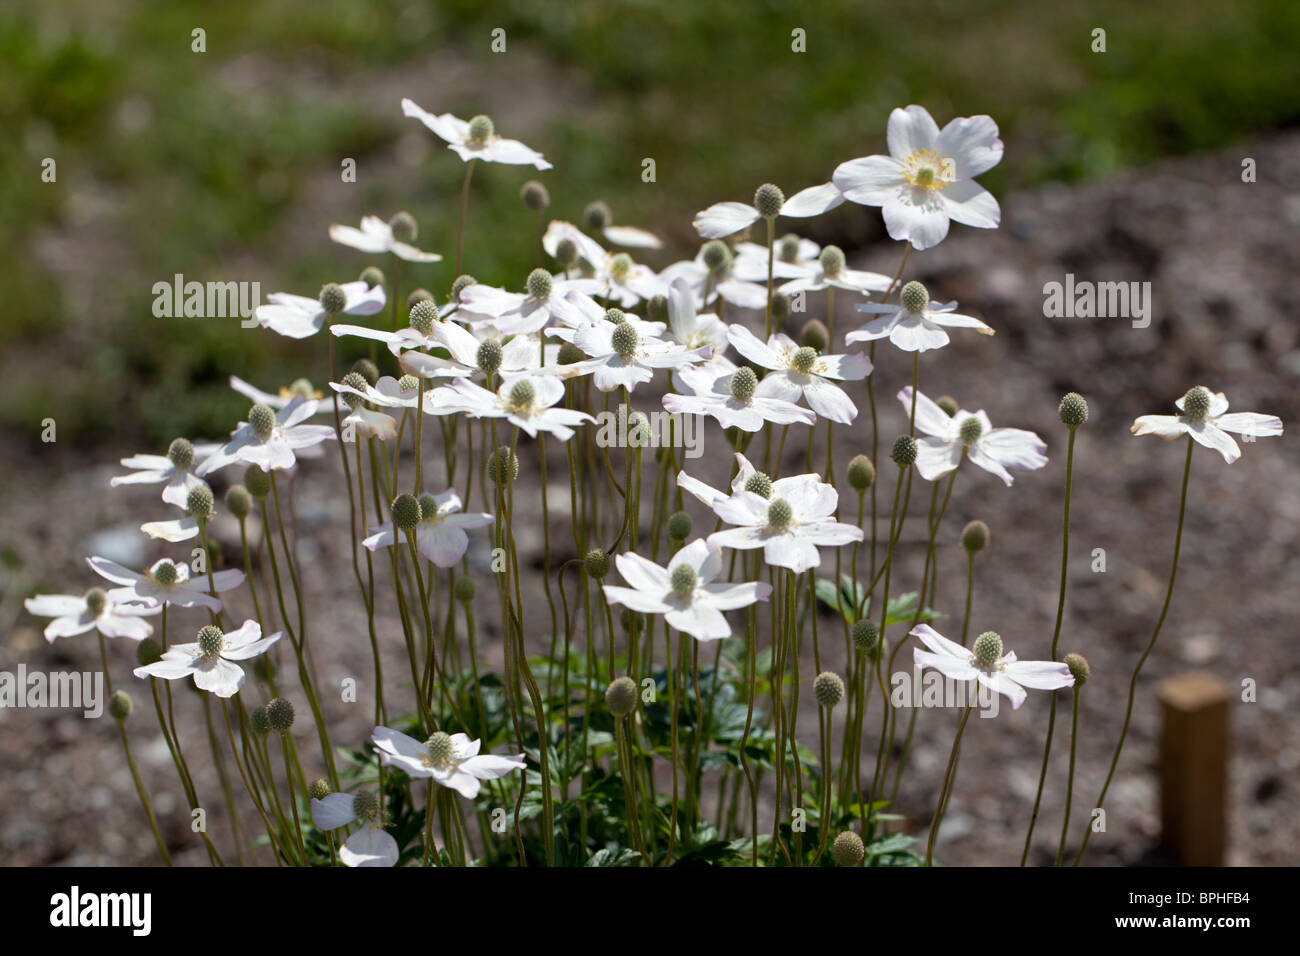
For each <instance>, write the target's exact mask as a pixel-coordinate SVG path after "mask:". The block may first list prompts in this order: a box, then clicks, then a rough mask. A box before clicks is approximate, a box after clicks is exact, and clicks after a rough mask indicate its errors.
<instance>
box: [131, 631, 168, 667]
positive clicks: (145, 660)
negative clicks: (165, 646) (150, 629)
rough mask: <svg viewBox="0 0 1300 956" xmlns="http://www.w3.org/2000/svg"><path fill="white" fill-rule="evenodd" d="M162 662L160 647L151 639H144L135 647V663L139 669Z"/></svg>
mask: <svg viewBox="0 0 1300 956" xmlns="http://www.w3.org/2000/svg"><path fill="white" fill-rule="evenodd" d="M160 660H162V645H161V644H159V643H158V642H157V641H156V640H154V639H153V638H152V637H146V638H145V639H144V640H143V641H141V642H140V643H139V644H137V645H136V646H135V662H136V664H138V665H139V666H140V667H148V666H149V665H150V664H157V663H158V662H159V661H160Z"/></svg>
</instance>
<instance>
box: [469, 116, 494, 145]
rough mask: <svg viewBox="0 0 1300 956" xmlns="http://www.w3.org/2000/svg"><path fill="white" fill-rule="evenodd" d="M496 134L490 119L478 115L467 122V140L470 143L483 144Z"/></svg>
mask: <svg viewBox="0 0 1300 956" xmlns="http://www.w3.org/2000/svg"><path fill="white" fill-rule="evenodd" d="M495 132H496V127H495V126H493V125H492V118H491V117H490V116H484V115H483V114H482V113H479V114H478V116H475V117H474V118H473V119H471V120H470V121H469V139H470V142H471V143H485V142H487V140H488V138H489V137H490V136H492V134H493V133H495Z"/></svg>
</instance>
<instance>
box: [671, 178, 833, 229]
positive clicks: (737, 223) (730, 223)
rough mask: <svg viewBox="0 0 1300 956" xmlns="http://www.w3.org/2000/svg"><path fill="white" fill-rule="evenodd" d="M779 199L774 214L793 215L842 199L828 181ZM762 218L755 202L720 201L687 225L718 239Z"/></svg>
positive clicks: (812, 211)
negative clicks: (778, 205)
mask: <svg viewBox="0 0 1300 956" xmlns="http://www.w3.org/2000/svg"><path fill="white" fill-rule="evenodd" d="M755 198H756V199H757V197H755ZM782 199H783V200H784V201H783V202H782V204H781V211H780V212H779V213H778V215H779V216H791V217H794V218H796V219H806V218H808V217H809V216H818V215H821V214H822V213H824V212H826V211H827V210H829V209H834V208H835V207H836V206H838V205H839V204H840V203H842V202H844V197H843V196H841V195H840V191H839V189H837V188H836V187H835V186H834V185H833V184H832V183H822V184H821V185H820V186H809V187H808V188H807V189H801V190H799V192H797V193H795V194H794V195H793V196H791V197H790V198H789V199H784V197H782ZM762 218H763V214H762V213H761V212H759V210H758V207H757V206H751V205H748V204H746V203H743V202H720V203H714V204H713V205H712V206H710V207H709V208H708V209H705V210H702V211H701V212H698V213H696V214H695V221H694V222H693V223H691V225H693V226H694V227H695V231H696V232H698V233H699V234H700V235H701V236H703V237H704V238H705V239H721V238H723V237H724V236H730V235H732V234H733V233H737V232H740V230H742V229H747V228H748V227H750V226H752V225H753V224H754V223H756V222H758V220H760V219H762Z"/></svg>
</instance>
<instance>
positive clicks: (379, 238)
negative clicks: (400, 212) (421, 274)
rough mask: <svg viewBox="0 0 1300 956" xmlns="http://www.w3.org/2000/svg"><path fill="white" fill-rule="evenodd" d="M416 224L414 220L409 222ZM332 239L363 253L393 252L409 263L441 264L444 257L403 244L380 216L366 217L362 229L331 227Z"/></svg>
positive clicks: (389, 224) (391, 227) (390, 226)
mask: <svg viewBox="0 0 1300 956" xmlns="http://www.w3.org/2000/svg"><path fill="white" fill-rule="evenodd" d="M409 222H412V223H413V222H414V220H409ZM330 238H331V239H333V240H334V241H335V242H337V243H339V244H340V245H343V246H350V247H351V248H353V249H359V250H360V251H361V252H371V253H384V252H391V253H392V254H393V255H395V256H397V258H399V259H404V260H406V261H407V262H441V261H442V256H440V255H438V253H436V252H423V251H421V250H419V249H417V248H415V246H413V245H411V244H410V243H409V242H402V241H401V240H400V239H397V238H396V237H394V235H393V226H392V224H391V223H388V222H384V220H382V219H380V218H379V217H378V216H365V217H363V218H362V220H361V228H360V229H356V228H353V227H352V226H340V225H333V226H330Z"/></svg>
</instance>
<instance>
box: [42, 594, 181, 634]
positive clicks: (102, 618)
mask: <svg viewBox="0 0 1300 956" xmlns="http://www.w3.org/2000/svg"><path fill="white" fill-rule="evenodd" d="M23 607H25V608H27V613H28V614H33V615H35V616H36V617H51V618H54V620H52V621H50V623H49V624H47V625H45V639H46V640H47V641H49V642H50V643H51V644H53V643H54V642H55V641H56V640H58V639H59V638H60V637H75V636H76V635H78V634H85V633H86V632H87V631H91V630H97V631H99V633H100V634H103V635H104V636H105V637H125V638H129V639H130V640H133V641H142V640H144V639H145V638H146V637H148V636H149V635H150V634H152V633H153V626H152V625H151V624H150V623H149V622H148V621H145V620H141V618H145V617H150V616H152V615H154V614H158V613H160V612H161V611H162V605H161V604H156V605H153V606H146V605H142V604H127V603H118V602H117V601H114V600H113V599H112V598H111V597H109V596H108V594H106V593H105V592H104V591H103V590H101V589H100V588H91V589H90V590H89V591H87V592H86V594H85V595H84V596H82V597H77V596H76V595H75V594H38V595H36V596H35V597H29V598H27V599H26V600H25V601H23Z"/></svg>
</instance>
